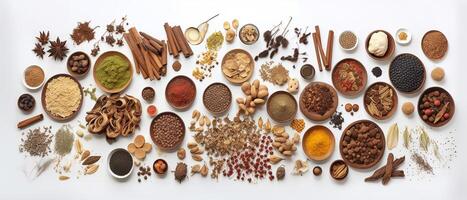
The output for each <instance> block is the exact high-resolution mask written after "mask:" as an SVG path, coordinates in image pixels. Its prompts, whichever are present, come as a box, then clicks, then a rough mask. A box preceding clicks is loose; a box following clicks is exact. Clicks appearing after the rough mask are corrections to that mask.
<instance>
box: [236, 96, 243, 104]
mask: <svg viewBox="0 0 467 200" xmlns="http://www.w3.org/2000/svg"><path fill="white" fill-rule="evenodd" d="M236 101H237V103H238V104H245V99H244V98H241V97H239V98H237V99H236Z"/></svg>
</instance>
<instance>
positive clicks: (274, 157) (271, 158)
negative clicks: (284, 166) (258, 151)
mask: <svg viewBox="0 0 467 200" xmlns="http://www.w3.org/2000/svg"><path fill="white" fill-rule="evenodd" d="M282 160H284V158H282V157H280V156H277V155H275V154H274V155H271V156H269V161H270V162H271V163H272V164H277V163H279V162H280V161H282Z"/></svg>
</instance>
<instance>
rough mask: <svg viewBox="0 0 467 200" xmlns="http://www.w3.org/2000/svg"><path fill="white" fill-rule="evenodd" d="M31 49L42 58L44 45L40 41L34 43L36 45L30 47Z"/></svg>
mask: <svg viewBox="0 0 467 200" xmlns="http://www.w3.org/2000/svg"><path fill="white" fill-rule="evenodd" d="M32 51H34V53H35V54H36V56H37V57H39V58H44V54H45V51H44V47H42V45H41V43H36V47H34V49H32Z"/></svg>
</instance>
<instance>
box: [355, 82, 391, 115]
mask: <svg viewBox="0 0 467 200" xmlns="http://www.w3.org/2000/svg"><path fill="white" fill-rule="evenodd" d="M380 84H383V85H386V86H389V88H390V89H391V90H392V92H393V94H394V95H393V96H392V100H393V102H394V106H393V107H392V109H391V111H389V113H388V114H387V115H385V116H382V117H379V116H376V115H372V114H371V113H370V111H369V110H368V106H367V105H366V104H365V99H366V97H367V96H368V92H370V89H371V88H372V87H374V86H376V85H380ZM398 99H399V98H398V97H397V91H396V89H394V87H392V85H390V84H388V83H385V82H376V83H373V84H371V85H370V86H369V87H368V88H367V89H366V91H365V95H364V96H363V107H365V111H366V113H368V115H370V116H371V117H373V118H375V119H377V120H385V119H388V118H390V117H391V116H392V115H394V113H395V112H396V110H397V105H398Z"/></svg>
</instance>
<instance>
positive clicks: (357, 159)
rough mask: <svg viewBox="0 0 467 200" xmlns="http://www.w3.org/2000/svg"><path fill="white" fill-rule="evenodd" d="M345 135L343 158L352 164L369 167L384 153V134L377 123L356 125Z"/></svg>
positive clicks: (366, 122)
mask: <svg viewBox="0 0 467 200" xmlns="http://www.w3.org/2000/svg"><path fill="white" fill-rule="evenodd" d="M344 134H345V135H344V140H343V141H342V146H343V149H342V153H343V155H342V156H343V158H344V159H346V160H347V161H349V162H350V163H354V164H356V165H369V164H371V163H373V162H375V160H377V159H379V158H380V155H381V154H382V153H383V152H384V134H383V133H382V132H381V130H380V129H379V127H378V126H377V125H376V124H375V123H372V122H369V121H365V122H360V123H356V124H354V125H353V126H352V127H351V128H350V129H348V130H347V131H346V132H345V133H344Z"/></svg>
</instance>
